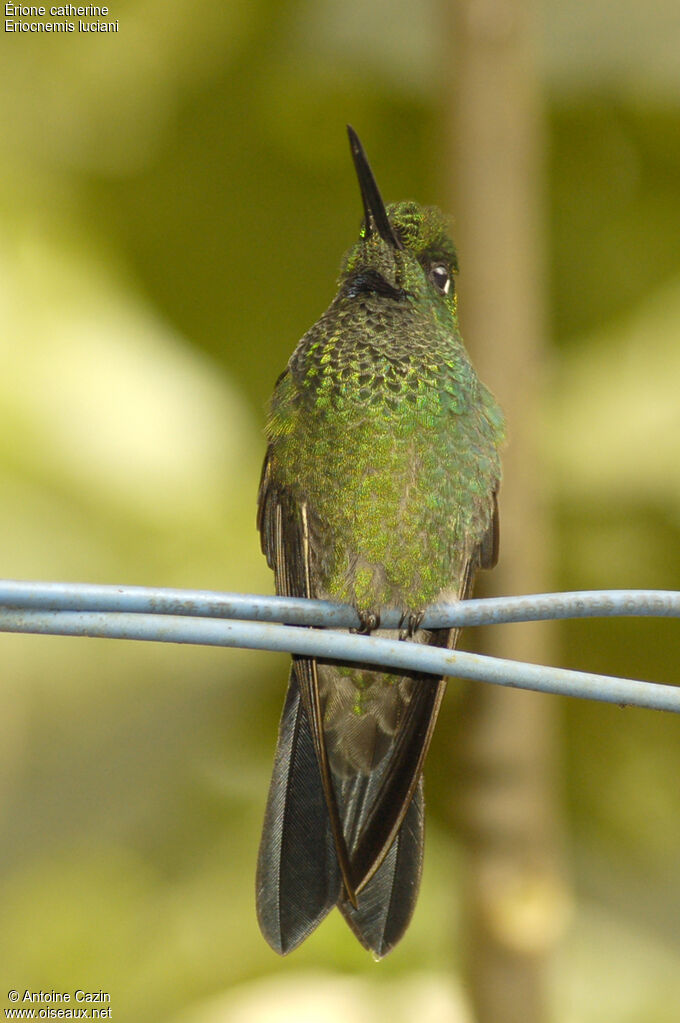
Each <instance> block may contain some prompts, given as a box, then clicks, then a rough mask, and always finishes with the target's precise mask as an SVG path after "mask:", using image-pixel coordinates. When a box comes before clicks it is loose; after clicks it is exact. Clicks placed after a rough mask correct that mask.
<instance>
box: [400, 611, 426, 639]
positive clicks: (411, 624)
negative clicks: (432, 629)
mask: <svg viewBox="0 0 680 1023" xmlns="http://www.w3.org/2000/svg"><path fill="white" fill-rule="evenodd" d="M424 617H425V612H424V611H410V612H408V611H405V612H404V614H403V615H402V616H401V618H400V619H399V639H413V637H414V635H415V633H416V632H417V630H418V629H419V628H420V623H421V622H422V620H423V618H424Z"/></svg>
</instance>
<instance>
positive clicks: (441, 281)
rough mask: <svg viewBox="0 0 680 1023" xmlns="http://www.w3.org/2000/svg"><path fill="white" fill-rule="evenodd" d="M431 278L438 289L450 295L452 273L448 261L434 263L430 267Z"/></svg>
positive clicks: (443, 293)
mask: <svg viewBox="0 0 680 1023" xmlns="http://www.w3.org/2000/svg"><path fill="white" fill-rule="evenodd" d="M430 280H431V281H432V283H433V284H434V286H435V288H436V289H437V291H441V293H442V295H448V293H449V291H450V290H451V273H450V272H449V268H448V266H447V265H446V263H433V264H432V266H431V267H430Z"/></svg>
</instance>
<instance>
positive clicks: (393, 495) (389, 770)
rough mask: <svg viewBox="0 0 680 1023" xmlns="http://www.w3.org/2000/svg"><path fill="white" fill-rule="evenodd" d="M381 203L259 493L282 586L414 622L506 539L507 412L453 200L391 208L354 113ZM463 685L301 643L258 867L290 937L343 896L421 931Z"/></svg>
mask: <svg viewBox="0 0 680 1023" xmlns="http://www.w3.org/2000/svg"><path fill="white" fill-rule="evenodd" d="M348 131H349V138H350V146H351V151H352V157H353V159H354V166H355V168H356V173H357V176H358V179H359V186H360V189H361V196H362V199H363V205H364V220H363V224H362V226H361V230H360V234H359V240H358V242H357V243H356V244H355V245H354V246H353V247H352V248H351V249H350V250H349V252H348V253H347V255H346V256H345V258H344V262H343V264H342V270H341V273H340V279H339V282H338V293H337V295H336V297H335V299H334V300H333V302H332V303H331V305H330V306H329V308H328V309H327V310H326V312H325V313H324V314H323V316H322V317H321V319H320V320H319V321H318V322H317V323H315V324H314V326H313V327H312V328H311V330H309V331H308V332H307V334H305V336H304V337H303V338H302V340H301V341H300V343H299V344H298V346H297V348H296V349H295V351H294V352H293V355H292V357H291V359H290V361H289V363H288V366H287V367H286V369H285V370H284V372H283V373H282V374H281V376H280V377H279V379H278V381H277V383H276V387H275V390H274V394H273V396H272V399H271V405H270V409H269V417H268V421H267V428H266V429H267V439H268V448H267V454H266V457H265V461H264V466H263V469H262V478H261V483H260V490H259V496H258V528H259V530H260V534H261V540H262V548H263V551H264V553H265V555H266V557H267V560H268V562H269V565H270V566H271V568H272V569H273V570H274V573H275V577H276V590H277V592H278V593H280V594H284V595H288V596H300V597H316V598H323V599H328V600H333V601H341V602H345V603H348V604H351V605H353V607H355V608H356V609H357V611H358V613H359V617H360V621H361V622H362V625H363V629H362V630H361V631H364V632H376V630H377V634H378V635H391V636H392V637H393V638H396V633H394V632H392V633H389V632H387V631H385V630H382V631H381V630H380V628H379V626H380V613H381V611H382V610H383V609H385V608H398V609H400V610H401V612H402V623H403V629H402V635H404V634H408V635H409V636H411V637H413V638H414V639H416V640H417V641H420V642H422V643H429V644H432V645H435V646H441V647H453V646H454V645H455V642H456V639H457V633H456V630H455V629H450V630H447V629H441V630H437V631H426V630H423V629H420V628H419V625H420V621H421V620H422V612H423V609H424V608H425V607H426V606H427V605H429V604H431V603H434V602H441V601H450V600H455V599H457V598H463V597H465V596H467V595H468V594H469V592H470V589H471V586H472V582H473V578H474V575H475V572H476V570H477V569H478V568H491V567H492V566H493V565H494V564H495V562H496V559H497V554H498V512H497V503H496V495H497V491H498V486H499V482H500V459H499V448H500V446H501V443H502V438H503V417H502V413H501V411H500V409H499V408H498V406H497V404H496V402H495V400H494V398H493V396H492V395H491V393H490V392H489V391H488V390H487V389H486V387H484V385H483V384H482V383H480V381H479V379H478V377H477V375H476V373H475V371H474V369H473V368H472V365H471V364H470V360H469V358H468V355H467V353H466V351H465V348H464V347H463V342H462V340H461V336H460V333H459V329H458V320H457V312H456V292H455V286H454V279H455V275H456V273H457V270H458V265H457V259H456V252H455V249H454V246H453V243H452V241H451V239H450V237H449V234H448V230H447V226H446V221H445V219H444V217H443V215H442V214H441V213H440V212H439V210H437V209H433V208H427V207H422V206H419V205H417V204H416V203H414V202H400V203H396V204H394V205H389V206H387V207H385V205H384V203H383V200H382V198H381V196H380V192H379V191H378V187H377V185H376V182H375V179H374V177H373V174H372V172H371V169H370V167H369V164H368V161H367V158H366V155H365V153H364V150H363V148H362V146H361V143H360V142H359V139H358V137H357V135H356V134H355V132H354V131H353V130H352V129H351V128H348ZM445 685H446V683H445V682H444V680H443V679H441V678H439V679H438V678H433V677H432V676H431V675H419V674H415V673H410V674H409V673H404V674H398V673H395V672H394V670H387V669H386V670H381V669H380V668H376V667H375V666H363V665H360V664H343V663H339V662H334V661H324V660H320V659H315V658H308V657H298V656H296V657H294V658H293V664H292V669H291V673H290V681H289V684H288V693H287V696H286V701H285V705H284V708H283V715H282V718H281V724H280V729H279V737H278V746H277V750H276V759H275V761H274V771H273V776H272V781H271V787H270V790H269V799H268V803H267V809H266V814H265V820H264V828H263V833H262V841H261V844H260V852H259V859H258V867H257V911H258V918H259V922H260V927H261V930H262V933H263V934H264V936H265V938H266V939H267V941H268V942H269V944H270V945H271V946H272V948H273V949H275V950H276V951H277V952H279V953H280V954H282V955H284V954H285V953H287V952H289V951H291V949H294V948H295V947H296V946H297V945H299V944H300V942H301V941H303V940H304V939H305V938H306V937H307V936H308V935H309V934H310V933H311V932H312V931H313V930H314V928H315V927H316V926H317V925H318V924H319V922H320V921H321V920H322V919H323V917H324V916H325V915H326V914H327V913H328V912H329V910H330V909H331V908H332V907H333V906H335V905H337V906H338V908H339V909H340V912H341V913H342V914H343V916H344V917H345V919H346V921H347V923H348V924H349V926H350V927H351V929H352V930H353V931H354V933H355V935H356V936H357V938H358V939H359V941H360V942H361V943H362V945H364V946H365V947H366V948H367V949H370V950H371V951H372V952H373V953H374V955H375V956H377V957H380V956H384V955H385V954H386V953H387V952H389V950H390V949H391V948H392V947H393V945H394V944H395V943H396V942H397V941H398V940H399V939H400V938H401V936H402V935H403V933H404V931H405V929H406V927H407V925H408V922H409V920H410V918H411V914H412V913H413V909H414V906H415V902H416V897H417V894H418V887H419V883H420V875H421V868H422V859H423V815H424V805H423V780H422V771H423V762H424V760H425V756H426V754H427V750H428V747H429V744H430V739H431V737H432V732H433V729H434V726H435V722H436V719H437V713H438V711H439V707H440V704H441V701H442V697H443V695H444V689H445Z"/></svg>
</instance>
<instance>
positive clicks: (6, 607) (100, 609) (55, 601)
mask: <svg viewBox="0 0 680 1023" xmlns="http://www.w3.org/2000/svg"><path fill="white" fill-rule="evenodd" d="M592 616H601V617H619V616H654V617H680V593H677V592H675V591H670V590H594V591H582V592H576V593H552V594H535V595H531V596H524V597H495V598H492V599H487V600H469V601H463V602H458V603H456V604H451V605H448V606H446V607H436V608H431V609H429V610H428V613H427V614H426V616H425V618H424V620H423V622H424V624H425V625H427V626H429V627H431V628H442V627H445V626H463V625H466V626H467V625H486V624H498V623H500V622H519V621H545V620H548V619H552V618H583V617H592ZM399 617H400V614H399V612H398V611H394V612H389V613H387V614H384V615H382V617H381V626H382V627H389V628H396V627H397V626H398V622H399ZM235 619H236V620H235ZM272 622H286V623H288V624H285V625H277V624H271V623H272ZM310 625H312V626H317V628H311V629H310V628H304V627H300V626H310ZM328 625H333V626H335V628H341V629H347V628H355V627H356V626H357V625H359V620H358V617H357V615H356V612H354V611H353V610H352V609H351V608H349V607H345V606H340V605H335V604H331V603H329V602H327V601H311V600H309V601H308V600H301V599H293V598H284V597H264V596H259V595H247V594H235V593H215V592H212V591H207V590H178V589H163V588H153V587H139V586H97V585H92V584H83V583H39V582H18V581H13V580H4V581H0V632H23V633H39V634H50V635H62V636H65V635H68V636H94V637H105V638H113V639H133V640H145V641H154V642H164V643H195V644H202V645H207V646H225V647H245V648H247V649H257V650H273V651H288V652H290V653H294V654H302V655H306V656H311V657H325V658H332V659H334V660H342V661H362V662H364V663H370V664H378V665H384V666H385V667H388V668H394V669H398V670H403V671H418V672H424V673H428V674H432V675H437V676H440V675H453V676H456V677H458V678H467V679H475V680H477V681H481V682H491V683H494V684H496V685H506V686H512V687H516V688H523V689H531V690H536V691H539V692H546V693H554V694H561V695H566V696H578V697H583V698H586V699H591V700H599V701H604V702H608V703H618V704H621V705H634V706H638V707H647V708H650V709H654V710H668V711H673V712H675V713H680V687H678V686H674V685H663V684H659V683H653V682H643V681H639V680H636V679H625V678H614V677H611V676H608V675H594V674H590V673H587V672H578V671H569V670H567V669H563V668H552V667H547V666H544V665H536V664H526V663H522V662H519V661H508V660H505V659H502V658H495V657H484V656H481V655H479V654H471V653H465V652H463V651H457V650H456V651H452V650H444V649H441V648H438V647H430V646H426V645H424V644H422V643H418V642H401V641H397V640H391V639H383V638H382V637H380V638H379V637H376V636H356V635H352V634H350V633H348V632H335V631H325V630H324V629H323V628H319V627H320V626H321V627H325V626H328Z"/></svg>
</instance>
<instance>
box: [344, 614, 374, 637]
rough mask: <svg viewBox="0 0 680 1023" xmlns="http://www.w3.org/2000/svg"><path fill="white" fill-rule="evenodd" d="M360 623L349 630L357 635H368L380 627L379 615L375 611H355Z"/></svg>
mask: <svg viewBox="0 0 680 1023" xmlns="http://www.w3.org/2000/svg"><path fill="white" fill-rule="evenodd" d="M357 614H358V615H359V621H360V622H361V625H360V626H359V628H358V629H350V632H354V633H356V635H357V636H370V635H371V633H372V632H375V630H376V629H379V628H380V615H379V614H378V612H377V611H357Z"/></svg>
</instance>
